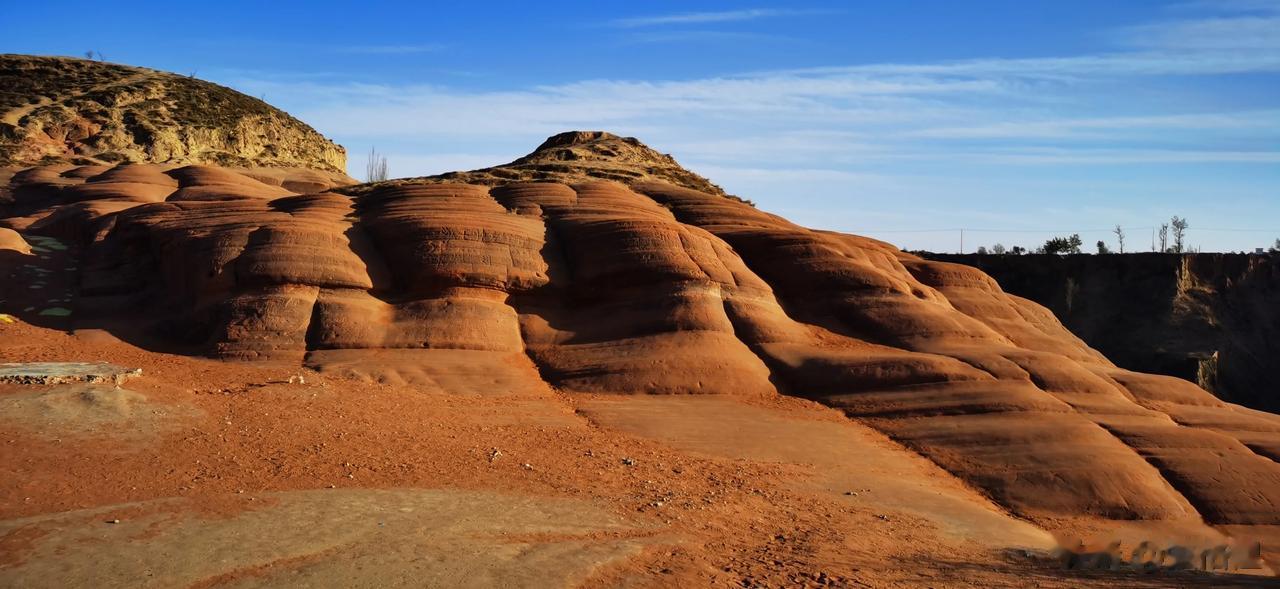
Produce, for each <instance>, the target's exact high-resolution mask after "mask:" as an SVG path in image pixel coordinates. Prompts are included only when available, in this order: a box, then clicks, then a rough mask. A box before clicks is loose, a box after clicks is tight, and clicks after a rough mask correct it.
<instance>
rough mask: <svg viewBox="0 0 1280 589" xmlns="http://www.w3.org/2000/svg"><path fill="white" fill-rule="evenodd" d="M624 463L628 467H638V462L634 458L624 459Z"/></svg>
mask: <svg viewBox="0 0 1280 589" xmlns="http://www.w3.org/2000/svg"><path fill="white" fill-rule="evenodd" d="M622 463H623V464H625V465H627V466H635V465H636V461H635V460H634V459H632V458H623V459H622Z"/></svg>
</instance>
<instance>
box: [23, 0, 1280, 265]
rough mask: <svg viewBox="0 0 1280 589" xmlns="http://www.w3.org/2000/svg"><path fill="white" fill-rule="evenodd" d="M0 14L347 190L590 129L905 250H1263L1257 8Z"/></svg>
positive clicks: (1266, 154) (1269, 84)
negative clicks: (344, 170) (244, 111)
mask: <svg viewBox="0 0 1280 589" xmlns="http://www.w3.org/2000/svg"><path fill="white" fill-rule="evenodd" d="M0 5H2V6H3V11H4V13H5V17H4V18H3V19H0V51H3V52H17V53H37V54H59V55H80V54H83V53H84V51H87V50H91V49H92V50H97V51H100V52H102V53H103V54H105V55H106V58H107V60H108V61H116V62H121V63H129V64H134V65H142V66H147V67H153V68H157V69H164V70H170V71H175V72H180V73H184V74H186V73H193V72H194V73H195V74H196V75H197V76H198V77H201V78H205V79H208V80H212V81H216V82H219V83H223V84H227V85H230V86H232V87H235V88H237V89H240V90H242V91H244V92H246V93H249V94H253V95H255V96H262V97H265V98H266V100H267V101H269V102H271V103H273V104H275V105H277V106H280V107H282V108H284V109H285V110H288V111H289V112H291V113H292V114H294V115H296V116H298V117H299V118H301V119H303V120H305V121H307V122H308V123H310V124H312V125H313V126H314V127H316V128H317V129H319V130H320V131H321V132H323V133H325V134H326V135H328V136H330V137H332V138H334V139H335V140H337V141H338V142H339V143H342V144H343V145H345V146H346V147H347V148H348V151H349V155H350V162H351V165H350V167H351V170H352V172H353V173H354V174H353V175H357V176H358V175H359V174H360V173H361V170H363V166H364V158H365V155H364V154H365V153H366V152H367V151H368V149H369V148H370V146H375V145H376V146H377V147H378V149H379V151H382V152H385V153H386V154H387V155H388V159H389V161H390V169H391V174H392V175H393V176H410V175H422V174H429V173H437V172H443V171H448V170H454V169H468V168H476V167H483V166H487V165H492V164H496V163H501V162H506V161H509V160H511V159H514V158H515V157H518V156H520V155H523V154H524V153H526V152H528V151H530V150H531V149H532V148H533V147H534V146H536V145H537V144H538V143H539V142H541V140H542V139H543V138H545V137H546V136H548V135H551V134H553V133H556V132H559V131H563V130H569V129H604V130H609V131H614V132H617V133H620V134H625V135H634V136H637V137H639V138H640V139H642V140H643V141H645V142H646V143H648V144H649V145H650V146H652V147H654V148H656V149H659V150H660V151H664V152H669V153H671V154H673V155H674V156H675V157H676V158H677V159H678V160H680V161H681V162H682V163H683V164H685V165H686V166H687V167H689V168H691V169H693V170H695V171H697V172H700V173H702V174H703V175H706V176H708V177H709V178H711V179H712V180H713V181H715V182H717V183H719V184H721V185H722V186H724V187H725V188H726V189H727V190H729V191H730V192H733V193H736V194H740V195H742V196H744V197H746V198H750V199H752V200H754V201H755V202H756V203H757V204H758V205H759V206H760V207H761V208H763V209H765V210H769V211H771V212H775V213H778V214H781V215H783V216H786V217H788V218H790V219H792V220H794V221H796V222H799V223H802V224H805V225H809V226H813V227H821V228H828V229H836V230H841V231H851V232H857V233H861V234H865V235H871V236H875V237H880V238H882V239H886V240H888V241H890V242H893V243H895V244H898V245H900V246H902V247H904V248H913V249H914V248H927V249H935V250H956V249H958V248H959V245H960V244H959V231H958V229H959V228H967V231H966V232H965V246H966V249H969V250H972V249H973V248H974V247H976V246H977V245H983V244H985V245H991V244H994V243H996V242H1000V243H1003V244H1005V245H1014V244H1020V245H1024V246H1034V245H1036V244H1038V243H1041V242H1043V241H1044V240H1045V239H1046V238H1047V237H1049V236H1050V235H1051V234H1053V233H1070V232H1080V233H1081V234H1082V237H1083V238H1084V240H1085V242H1086V243H1087V244H1093V243H1094V242H1095V241H1097V240H1098V239H1105V240H1106V241H1108V242H1109V243H1110V245H1111V246H1112V247H1113V248H1114V247H1115V245H1116V244H1115V239H1114V236H1112V235H1111V234H1110V231H1109V229H1108V228H1110V227H1112V226H1114V225H1116V224H1120V225H1122V226H1125V227H1128V228H1129V230H1128V233H1129V237H1128V242H1129V243H1128V247H1129V249H1131V250H1132V249H1136V248H1140V249H1149V247H1150V240H1151V236H1150V234H1151V228H1152V227H1153V226H1155V225H1158V224H1159V223H1160V222H1162V221H1164V220H1167V219H1168V218H1169V217H1170V216H1172V215H1180V216H1183V217H1187V218H1188V219H1189V220H1190V222H1191V229H1190V230H1189V232H1188V235H1189V242H1190V243H1191V244H1192V245H1193V246H1199V247H1201V248H1203V249H1204V250H1206V251H1221V250H1232V251H1234V250H1242V249H1248V250H1252V249H1253V248H1254V247H1257V246H1266V245H1270V244H1271V243H1272V242H1273V241H1274V240H1275V239H1276V238H1278V237H1280V0H1216V1H1196V0H1178V1H1172V0H1171V1H1144V0H1126V1H1123V2H1117V1H1115V0H1110V1H1094V0H1074V1H1066V0H1063V1H1060V2H1049V1H1031V0H1019V1H994V0H993V1H981V0H974V1H966V2H957V1H954V0H929V1H923V0H922V1H896V2H874V3H873V2H847V3H835V2H810V3H788V4H780V3H779V4H768V3H745V4H740V3H692V2H646V3H621V2H582V3H569V2H541V3H529V2H511V3H489V4H486V5H485V6H463V5H462V3H438V4H436V3H421V2H418V3H405V4H399V3H378V2H364V3H360V4H359V5H354V4H350V5H349V4H345V3H335V2H323V1H315V2H307V3H291V2H255V3H239V2H221V3H216V4H206V5H203V6H197V5H194V4H183V3H177V4H174V3H172V2H167V3H155V4H153V5H151V6H147V3H145V2H136V3H131V5H130V7H129V8H128V9H124V8H119V9H117V8H114V7H112V5H109V4H103V3H101V2H94V3H77V2H46V3H39V2H26V1H23V2H17V1H14V0H0ZM1245 230H1248V231H1245Z"/></svg>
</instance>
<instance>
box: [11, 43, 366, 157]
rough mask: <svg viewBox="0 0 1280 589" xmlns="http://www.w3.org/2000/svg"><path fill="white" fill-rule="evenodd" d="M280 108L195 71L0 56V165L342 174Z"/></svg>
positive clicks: (332, 147)
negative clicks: (197, 166) (268, 169)
mask: <svg viewBox="0 0 1280 589" xmlns="http://www.w3.org/2000/svg"><path fill="white" fill-rule="evenodd" d="M346 160H347V157H346V152H345V151H344V150H343V148H342V147H341V146H339V145H337V144H335V143H333V142H332V141H329V140H328V139H325V138H324V136H322V135H320V134H319V133H317V132H316V131H315V130H314V129H312V128H311V127H309V126H307V125H306V124H305V123H303V122H302V121H299V120H297V119H295V118H293V117H291V116H289V115H288V113H285V112H283V111H281V110H279V109H277V108H275V107H272V106H271V105H268V104H267V103H265V102H263V101H261V100H259V99H257V98H253V97H250V96H245V95H244V94H241V93H239V92H236V91H235V90H232V89H230V88H226V87H223V86H219V85H217V84H212V83H209V82H206V81H204V80H199V79H196V78H195V77H187V76H179V75H176V74H171V73H165V72H159V71H155V70H149V69H145V68H137V67H130V66H123V65H117V64H111V63H103V62H98V61H89V60H84V59H73V58H66V57H36V56H29V55H4V54H0V166H5V165H8V166H15V165H35V164H52V163H75V164H115V163H121V162H152V163H166V164H216V165H221V166H241V167H301V168H312V169H316V170H323V171H326V172H340V173H345V172H346Z"/></svg>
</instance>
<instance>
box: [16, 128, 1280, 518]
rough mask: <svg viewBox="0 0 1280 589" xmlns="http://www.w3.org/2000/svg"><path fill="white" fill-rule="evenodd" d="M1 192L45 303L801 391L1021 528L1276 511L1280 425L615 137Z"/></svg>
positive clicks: (388, 357) (211, 329) (421, 361)
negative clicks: (24, 237) (940, 470)
mask: <svg viewBox="0 0 1280 589" xmlns="http://www.w3.org/2000/svg"><path fill="white" fill-rule="evenodd" d="M601 178H607V179H601ZM6 190H7V194H8V197H7V199H8V201H7V202H6V203H4V205H3V209H0V226H3V227H7V228H10V229H15V230H19V231H22V232H24V233H27V234H31V235H39V236H46V237H55V238H58V239H60V240H62V241H63V242H66V243H68V244H70V246H71V248H72V250H73V251H74V252H76V256H77V257H78V259H79V260H80V262H79V264H80V266H79V269H78V270H77V271H76V273H77V279H76V281H75V284H74V286H73V291H74V297H75V299H74V300H75V302H74V305H73V307H72V311H73V314H72V315H71V317H70V318H69V319H63V318H56V319H52V318H51V319H45V320H46V321H49V322H55V321H71V322H72V323H73V324H75V325H78V326H95V325H100V326H106V327H108V328H110V329H112V330H113V331H115V332H117V333H119V334H121V335H123V336H124V337H129V338H137V341H145V342H148V345H152V346H156V347H165V349H176V350H185V351H189V352H194V353H201V354H208V355H213V356H218V357H224V358H235V359H259V360H270V361H280V362H289V363H294V364H305V365H307V366H310V367H313V368H315V369H317V370H320V371H322V372H325V371H329V372H341V373H344V374H353V375H356V376H359V377H362V378H367V379H373V380H386V381H414V380H425V381H431V382H433V383H436V384H441V383H443V386H444V388H446V389H448V390H459V391H483V390H485V389H486V388H493V387H501V388H505V389H519V388H521V387H537V386H542V381H545V382H547V383H550V384H551V385H553V386H554V387H557V388H559V389H561V390H563V391H566V392H570V393H573V392H600V393H617V394H628V395H634V394H703V395H736V396H754V397H761V396H773V395H778V394H783V395H792V396H799V397H805V398H808V399H814V400H817V401H820V402H822V403H824V404H827V405H830V406H833V407H836V408H839V409H841V410H843V411H844V412H845V413H846V414H847V415H848V416H850V417H851V418H854V419H857V420H860V421H862V422H864V423H867V424H869V425H872V426H873V427H875V428H876V429H879V430H880V431H882V432H884V433H886V434H888V435H889V436H891V437H892V438H894V439H895V440H898V441H900V442H902V443H904V444H906V445H907V446H908V447H910V448H913V449H915V450H916V451H918V452H919V453H921V454H923V455H924V456H927V457H928V458H930V459H932V460H933V461H934V462H935V463H937V464H939V465H941V466H942V467H944V468H945V469H947V470H949V471H951V472H952V473H954V474H956V475H957V476H959V477H960V478H962V479H963V480H965V481H967V482H969V483H970V484H972V485H974V486H976V487H978V488H980V489H981V490H983V491H984V492H985V493H987V494H988V495H989V496H990V497H992V498H993V499H995V500H996V501H997V502H998V503H1000V504H1002V505H1003V506H1005V507H1006V508H1008V509H1010V510H1011V511H1013V512H1015V513H1016V514H1019V515H1022V516H1025V517H1028V518H1032V519H1033V520H1038V521H1049V520H1052V519H1053V518H1058V517H1070V516H1080V515H1093V516H1100V517H1103V518H1111V519H1121V520H1163V521H1171V522H1178V521H1200V520H1201V518H1203V521H1205V522H1207V523H1210V524H1220V525H1250V526H1277V525H1280V509H1277V506H1278V505H1280V464H1277V462H1276V460H1278V459H1280V417H1277V416H1275V415H1272V414H1267V413H1262V412H1256V411H1250V410H1246V409H1243V408H1240V407H1237V406H1234V405H1230V404H1226V403H1223V402H1221V401H1219V400H1218V399H1216V398H1214V397H1213V396H1212V395H1210V394H1208V393H1206V392H1205V391H1203V390H1201V389H1199V388H1197V387H1196V386H1194V385H1192V384H1189V383H1187V382H1185V381H1182V380H1178V379H1175V378H1169V377H1161V376H1153V375H1146V374H1140V373H1134V372H1130V371H1126V370H1122V369H1119V368H1117V367H1116V366H1114V365H1113V364H1112V363H1111V362H1109V361H1108V360H1107V359H1106V358H1104V357H1103V356H1102V355H1101V354H1099V353H1098V352H1096V351H1094V350H1092V349H1090V348H1089V347H1088V346H1086V345H1085V344H1084V343H1083V342H1082V341H1081V340H1080V339H1078V338H1076V337H1075V336H1073V335H1072V334H1071V333H1070V332H1068V331H1067V330H1066V329H1065V328H1064V327H1063V326H1062V325H1061V324H1060V323H1059V322H1058V321H1057V320H1056V319H1055V318H1054V317H1053V315H1052V314H1051V313H1050V312H1049V311H1048V310H1046V309H1045V308H1043V307H1041V306H1039V305H1036V304H1034V303H1032V302H1030V301H1027V300H1025V299H1021V298H1017V297H1014V296H1011V295H1008V294H1006V293H1004V292H1002V291H1001V289H1000V287H999V286H998V285H997V284H996V282H995V281H994V280H992V279H991V278H990V277H988V276H987V275H985V274H983V273H982V272H980V271H978V270H976V269H974V268H971V267H967V266H961V265H957V264H949V263H941V262H931V261H926V260H923V259H920V258H918V257H916V256H913V255H910V254H906V253H904V252H902V251H899V250H898V249H896V248H894V247H892V246H890V245H888V244H885V243H882V242H879V241H875V240H871V239H867V238H863V237H858V236H853V235H843V234H838V233H832V232H825V231H815V230H810V229H806V228H804V227H800V226H797V225H794V224H792V223H789V222H787V221H786V220H785V219H782V218H779V217H777V216H775V215H771V214H768V213H765V212H763V211H760V210H757V209H755V208H753V207H752V206H750V205H749V204H746V203H744V202H742V201H740V200H737V199H735V198H731V197H727V196H726V195H724V194H723V193H722V192H721V191H720V190H719V189H718V188H716V187H715V186H714V185H712V184H710V183H709V182H707V181H706V180H705V179H702V178H700V177H698V176H696V175H694V174H692V173H690V172H688V171H685V170H683V169H680V168H679V167H678V165H676V163H675V161H674V160H672V159H671V158H670V157H669V156H663V155H661V154H657V153H656V152H653V151H652V150H650V149H648V148H647V147H644V146H643V145H642V144H640V143H639V142H638V141H635V140H634V139H623V138H618V137H615V136H612V135H608V134H603V133H575V134H564V135H559V136H556V137H553V138H551V139H549V140H548V141H547V143H546V144H544V147H543V148H541V149H540V150H539V151H537V152H535V153H533V154H531V155H530V156H527V157H525V158H522V159H520V160H517V161H516V162H513V164H511V165H508V166H499V167H496V168H491V169H487V170H478V171H474V172H465V173H455V174H448V175H444V176H438V177H432V178H421V179H410V180H399V181H393V182H386V183H381V184H376V185H363V186H358V187H345V186H343V181H342V178H339V177H336V176H334V175H330V174H325V173H320V172H314V171H281V170H273V171H265V172H264V171H246V170H231V169H223V168H211V167H204V166H187V167H182V168H166V167H162V166H156V165H145V164H137V165H121V166H116V167H105V166H94V167H70V166H60V167H43V168H29V169H25V170H22V171H19V172H17V173H15V174H13V175H12V178H11V179H9V180H8V187H7V189H6ZM0 237H2V236H0ZM10 241H12V239H10ZM32 315H34V314H32ZM27 318H28V319H29V320H31V321H34V322H37V323H38V322H40V321H41V320H42V319H41V318H39V317H35V316H30V317H27ZM706 419H716V416H714V415H707V416H706Z"/></svg>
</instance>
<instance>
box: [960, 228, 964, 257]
mask: <svg viewBox="0 0 1280 589" xmlns="http://www.w3.org/2000/svg"><path fill="white" fill-rule="evenodd" d="M960 253H962V254H963V253H964V229H961V230H960Z"/></svg>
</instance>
